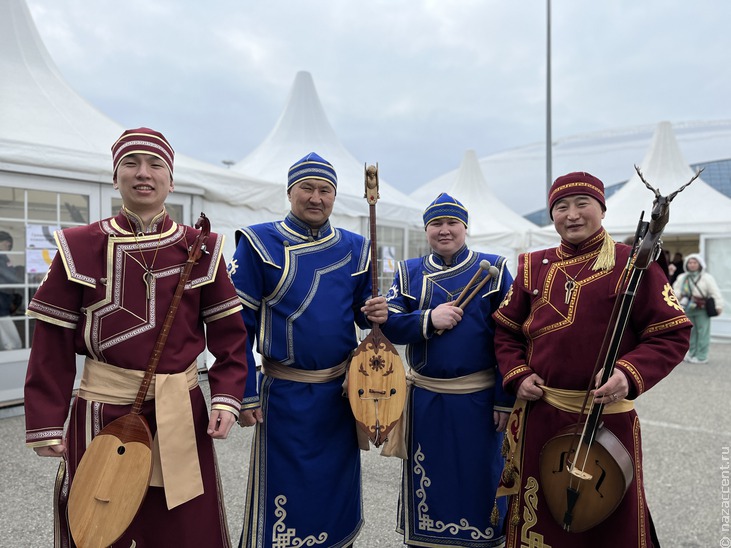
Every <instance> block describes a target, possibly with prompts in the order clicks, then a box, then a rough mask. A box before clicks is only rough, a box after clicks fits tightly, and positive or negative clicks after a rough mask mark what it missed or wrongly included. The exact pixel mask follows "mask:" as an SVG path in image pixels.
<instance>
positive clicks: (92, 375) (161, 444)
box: [79, 357, 203, 509]
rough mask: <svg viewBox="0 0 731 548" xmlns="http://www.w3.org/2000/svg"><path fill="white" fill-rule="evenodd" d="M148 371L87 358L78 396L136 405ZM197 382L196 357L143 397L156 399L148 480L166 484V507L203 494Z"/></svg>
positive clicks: (157, 381) (160, 377)
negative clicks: (193, 394)
mask: <svg viewBox="0 0 731 548" xmlns="http://www.w3.org/2000/svg"><path fill="white" fill-rule="evenodd" d="M144 376H145V372H144V371H137V370H132V369H122V368H121V367H116V366H114V365H111V364H108V363H103V362H100V361H97V360H93V359H91V358H89V357H87V358H86V361H85V362H84V372H83V373H82V376H81V384H80V385H79V396H80V397H82V398H84V399H85V400H89V401H96V402H101V403H106V404H110V405H132V404H133V403H134V400H135V398H136V397H137V394H138V392H139V390H140V385H141V384H142V379H143V377H144ZM196 386H198V372H197V364H196V363H195V362H193V363H192V364H191V365H190V366H189V367H188V369H186V370H185V371H184V372H182V373H176V374H173V375H163V374H157V375H155V376H154V377H153V379H152V384H151V385H150V388H149V390H148V391H147V397H146V398H145V401H148V400H151V399H153V398H154V399H155V419H156V421H157V432H156V433H155V438H154V440H153V444H152V445H153V447H152V478H151V479H150V485H151V486H153V487H164V489H165V499H166V501H167V506H168V509H171V508H175V507H176V506H179V505H181V504H183V503H184V502H188V501H189V500H191V499H193V498H195V497H197V496H198V495H202V494H203V478H202V476H201V470H200V463H199V461H198V446H197V444H196V436H195V424H194V422H193V408H192V406H191V404H190V396H189V395H188V392H189V391H190V390H192V389H193V388H195V387H196Z"/></svg>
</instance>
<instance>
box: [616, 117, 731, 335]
mask: <svg viewBox="0 0 731 548" xmlns="http://www.w3.org/2000/svg"><path fill="white" fill-rule="evenodd" d="M640 171H641V172H642V175H643V177H644V178H645V180H646V181H647V182H648V183H649V184H651V185H652V186H653V187H655V188H656V189H658V191H659V192H660V193H661V194H662V195H668V194H670V193H672V192H673V191H675V190H677V189H679V188H680V187H682V186H683V185H684V184H686V183H687V182H688V181H690V179H691V178H692V177H693V175H694V172H693V171H692V170H691V169H690V167H689V166H688V164H687V163H686V162H685V160H684V159H683V155H682V154H681V152H680V148H679V147H678V143H677V141H676V139H675V135H674V133H673V128H672V126H671V125H670V123H668V122H661V123H660V124H658V126H657V128H656V130H655V134H654V136H653V139H652V143H651V144H650V147H649V149H648V151H647V154H646V155H645V158H644V160H643V161H642V164H641V165H640ZM653 199H654V194H653V193H652V192H651V191H650V190H649V189H648V188H647V187H645V185H644V183H643V182H642V181H641V179H640V176H639V175H638V174H637V173H634V174H633V175H632V177H631V178H630V180H629V181H627V183H626V184H625V185H624V186H623V187H622V188H621V189H619V190H618V191H617V192H616V193H615V194H614V195H613V196H611V197H610V198H609V200H607V212H606V215H605V218H604V226H605V227H606V229H607V230H608V231H609V233H610V234H612V236H613V237H614V238H615V239H624V238H625V237H626V236H629V235H632V234H634V233H635V230H636V228H637V222H638V220H639V215H640V212H641V211H642V210H644V211H645V216H644V219H645V220H649V216H650V212H651V209H652V201H653ZM688 237H691V238H692V239H693V240H694V241H698V246H699V249H700V251H701V252H703V254H704V255H705V258H706V263H707V265H708V268H709V270H710V272H713V273H716V279H717V280H718V282H719V285H720V286H721V291H722V292H723V294H724V298H725V300H726V302H727V303H728V302H731V299H730V298H729V297H731V291H730V288H731V285H730V284H729V282H728V278H727V277H725V276H723V275H720V276H719V275H718V274H719V273H723V272H727V271H728V268H729V265H730V264H731V263H730V262H729V251H730V250H731V199H729V198H728V197H726V196H725V195H724V194H722V193H720V192H718V191H717V190H715V189H714V188H712V187H711V186H709V185H708V184H706V183H705V182H704V181H703V179H702V175H701V177H699V178H698V179H696V180H695V181H693V183H691V185H690V186H688V187H687V188H685V190H683V191H682V192H680V193H679V194H677V195H676V196H675V198H674V199H673V201H672V202H671V204H670V220H669V222H668V224H667V226H666V227H665V231H664V233H663V240H664V241H665V242H666V243H668V242H669V241H671V240H673V239H681V240H682V239H683V238H686V239H687V238H688ZM696 239H697V240H696ZM666 247H667V246H666ZM695 250H697V249H694V251H695ZM712 334H713V336H717V337H718V336H720V337H731V318H729V315H728V305H727V306H726V312H724V314H723V315H722V316H720V317H718V318H715V319H714V320H713V323H712Z"/></svg>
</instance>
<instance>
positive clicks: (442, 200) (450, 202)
mask: <svg viewBox="0 0 731 548" xmlns="http://www.w3.org/2000/svg"><path fill="white" fill-rule="evenodd" d="M442 217H447V218H450V219H457V220H458V221H462V223H464V226H465V228H467V226H468V225H467V218H468V214H467V208H466V207H465V206H463V205H462V203H461V202H460V201H459V200H457V199H455V198H452V197H451V196H450V195H449V194H447V193H446V192H442V193H441V194H440V195H439V196H437V197H436V198H435V199H434V201H433V202H432V203H430V204H429V206H428V207H427V208H426V209H425V210H424V227H425V228H426V226H427V225H428V224H429V223H431V222H432V221H433V220H434V219H441V218H442Z"/></svg>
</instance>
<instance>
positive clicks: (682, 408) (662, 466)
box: [0, 344, 731, 548]
mask: <svg viewBox="0 0 731 548" xmlns="http://www.w3.org/2000/svg"><path fill="white" fill-rule="evenodd" d="M730 397H731V345H729V344H714V345H712V351H711V360H710V363H709V364H706V365H691V364H687V363H683V364H681V365H679V366H678V367H677V368H676V369H675V371H674V372H673V373H672V374H671V375H670V376H669V377H668V378H667V379H665V380H664V381H662V382H661V383H660V384H659V385H658V386H656V387H655V388H654V389H653V390H652V391H650V392H649V393H647V394H645V395H644V396H642V397H641V398H640V399H639V401H638V402H637V408H638V412H639V414H640V417H641V419H642V427H643V437H644V453H645V457H644V458H645V481H646V485H647V487H646V489H647V496H648V499H649V504H650V508H651V510H652V514H653V517H654V519H655V523H656V526H657V529H658V534H659V536H660V540H661V542H662V545H663V547H664V548H667V547H670V548H676V547H677V548H709V547H713V546H722V547H730V546H731V540H729V539H731V532H729V531H728V529H726V530H725V531H724V530H723V529H722V526H723V523H724V520H725V524H726V526H727V527H728V524H729V514H728V511H729V506H728V504H729V464H730V463H731V450H730V448H731V424H730V422H731V420H730V419H729V417H730V416H731V414H730V413H729V411H731V405H730V404H729V398H730ZM250 435H251V434H250V431H249V430H244V429H241V428H237V429H236V430H235V431H234V433H233V435H232V437H231V438H229V439H228V440H225V441H221V442H216V443H217V446H216V447H217V451H218V456H219V463H220V465H221V469H222V474H223V481H224V493H225V497H226V501H227V503H226V505H227V511H228V520H229V524H230V529H231V535H232V536H233V537H236V538H237V537H238V535H239V534H240V533H241V523H240V520H241V516H242V514H243V506H244V493H243V490H244V486H245V482H246V471H247V468H248V464H247V463H248V456H249V446H250ZM0 440H2V442H0V467H2V468H1V470H2V481H1V482H0V546H2V547H7V548H15V547H23V548H31V547H32V548H46V547H49V546H52V519H51V511H52V503H51V496H52V492H53V482H54V476H55V472H56V467H57V463H56V462H55V460H54V459H42V458H39V457H36V456H35V454H34V453H33V451H32V450H30V449H27V448H25V447H24V445H23V442H24V425H23V417H22V416H15V417H10V418H3V419H0ZM362 456H363V484H364V499H365V500H364V508H365V517H366V525H365V527H364V529H363V532H362V533H361V535H360V537H359V539H358V540H357V541H356V543H355V545H356V547H357V548H373V547H392V546H402V543H401V541H400V536H399V535H397V534H396V533H395V532H394V524H395V515H396V504H397V497H398V483H399V467H400V464H399V461H397V460H395V459H387V458H383V457H380V456H379V455H378V453H377V452H376V451H370V452H365V453H362ZM724 467H726V471H725V472H724ZM724 474H725V475H724ZM724 498H725V501H726V502H725V504H726V506H725V507H724V505H723V504H724V502H723V501H724ZM724 510H725V512H726V513H725V514H724Z"/></svg>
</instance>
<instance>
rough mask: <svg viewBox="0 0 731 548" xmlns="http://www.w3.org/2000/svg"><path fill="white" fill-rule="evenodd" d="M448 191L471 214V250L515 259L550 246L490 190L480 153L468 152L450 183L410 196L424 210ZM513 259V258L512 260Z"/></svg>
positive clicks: (436, 183)
mask: <svg viewBox="0 0 731 548" xmlns="http://www.w3.org/2000/svg"><path fill="white" fill-rule="evenodd" d="M442 192H446V193H448V194H449V195H451V196H452V197H453V198H456V199H457V200H459V201H460V202H462V203H463V204H464V206H465V207H466V208H467V211H468V212H469V231H468V242H469V245H470V247H473V248H475V249H479V250H484V251H488V252H493V253H500V254H503V255H508V256H512V255H515V254H517V253H520V252H522V251H526V250H527V249H528V248H530V247H533V246H536V245H542V244H548V243H550V242H552V241H553V238H548V237H546V236H545V235H544V234H543V233H541V232H540V231H539V229H538V227H537V226H536V225H534V224H533V223H531V222H530V221H528V220H527V219H525V218H524V217H522V216H521V215H518V214H517V213H515V212H514V211H513V210H512V209H510V208H509V207H508V206H507V205H505V203H503V202H502V201H501V200H500V199H499V198H498V197H497V196H496V195H495V193H494V192H493V190H492V189H491V188H490V185H489V184H488V183H487V180H486V179H485V176H484V175H483V173H482V169H481V168H480V164H479V162H478V160H477V154H475V151H474V150H467V151H466V152H465V154H464V157H463V158H462V164H461V165H460V167H459V169H458V170H457V171H456V173H455V172H452V176H451V177H450V180H449V182H446V181H445V180H444V178H439V179H437V180H435V181H432V182H431V183H428V184H426V185H425V186H423V187H421V188H419V189H418V190H416V191H414V192H413V193H412V194H411V197H412V198H414V199H415V200H416V201H417V202H418V203H420V204H423V208H425V207H426V206H427V205H428V204H430V203H431V202H432V201H433V200H434V198H436V197H437V196H438V195H439V194H440V193H442ZM513 258H514V257H513Z"/></svg>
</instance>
